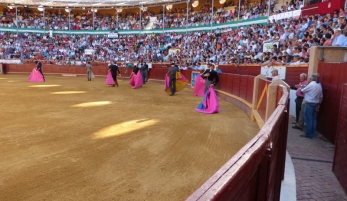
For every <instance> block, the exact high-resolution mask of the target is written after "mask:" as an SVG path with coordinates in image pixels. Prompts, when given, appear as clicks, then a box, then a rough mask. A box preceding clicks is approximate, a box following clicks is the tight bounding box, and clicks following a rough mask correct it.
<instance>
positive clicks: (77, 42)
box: [0, 9, 347, 69]
mask: <svg viewBox="0 0 347 201" xmlns="http://www.w3.org/2000/svg"><path fill="white" fill-rule="evenodd" d="M217 12H218V11H217ZM86 17H87V18H88V16H86ZM346 17H347V13H346V12H345V11H344V9H341V10H340V11H338V10H336V11H335V12H334V14H332V15H330V14H327V15H324V16H320V15H314V16H307V17H302V18H299V19H292V18H289V19H282V20H277V21H275V20H273V21H269V22H268V24H267V25H256V24H253V25H251V26H248V27H246V26H241V27H238V28H237V29H231V28H226V29H217V30H214V31H213V32H211V31H196V32H188V33H187V34H177V33H174V32H166V33H164V34H146V35H140V36H136V35H119V37H118V38H108V36H107V35H99V36H95V35H69V34H61V35H54V36H53V37H50V36H49V35H48V34H45V35H43V34H37V33H25V34H19V35H18V36H17V35H15V34H13V33H9V32H2V33H0V39H1V42H0V57H1V58H2V59H16V58H17V59H41V60H51V61H52V60H53V61H55V62H56V63H57V64H61V65H76V64H82V63H84V62H87V61H100V62H108V61H111V60H113V61H116V62H123V63H130V62H139V61H146V62H173V61H174V62H176V63H178V64H179V65H180V66H181V67H182V68H183V69H185V68H192V69H199V68H200V67H201V66H203V65H204V64H205V63H207V62H210V61H212V62H214V63H216V64H252V63H255V64H261V65H270V64H282V65H293V64H294V65H297V64H305V63H308V61H309V56H310V48H311V47H312V46H347V38H346V35H347V26H346V24H347V21H346ZM106 18H107V17H106ZM267 43H274V45H273V46H272V47H271V48H270V49H263V47H264V44H267ZM85 49H93V50H94V54H93V55H86V54H85Z"/></svg>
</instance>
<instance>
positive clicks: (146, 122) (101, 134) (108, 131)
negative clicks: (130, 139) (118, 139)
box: [92, 119, 159, 139]
mask: <svg viewBox="0 0 347 201" xmlns="http://www.w3.org/2000/svg"><path fill="white" fill-rule="evenodd" d="M158 122H159V120H158V119H137V120H131V121H126V122H122V123H119V124H115V125H112V126H108V127H106V128H103V129H101V130H99V131H97V132H95V133H93V135H92V138H93V139H103V138H109V137H115V136H119V135H123V134H126V133H129V132H132V131H136V130H140V129H143V128H146V127H148V126H152V125H154V124H157V123H158Z"/></svg>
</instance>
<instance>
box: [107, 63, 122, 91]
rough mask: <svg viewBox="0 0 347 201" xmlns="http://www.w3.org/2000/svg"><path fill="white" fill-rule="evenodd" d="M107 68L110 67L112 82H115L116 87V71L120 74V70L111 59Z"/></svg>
mask: <svg viewBox="0 0 347 201" xmlns="http://www.w3.org/2000/svg"><path fill="white" fill-rule="evenodd" d="M109 69H110V71H111V75H112V78H113V80H114V83H115V85H117V87H118V86H119V85H118V82H117V72H118V74H119V76H120V75H121V74H120V71H119V68H118V65H117V63H114V62H113V61H111V65H110V66H109ZM115 85H113V87H114V86H115Z"/></svg>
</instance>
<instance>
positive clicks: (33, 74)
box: [28, 68, 44, 82]
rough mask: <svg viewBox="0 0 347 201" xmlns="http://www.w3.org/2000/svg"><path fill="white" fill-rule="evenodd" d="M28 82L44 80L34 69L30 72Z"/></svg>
mask: <svg viewBox="0 0 347 201" xmlns="http://www.w3.org/2000/svg"><path fill="white" fill-rule="evenodd" d="M28 82H44V79H43V76H42V74H41V73H40V71H37V70H36V68H34V69H33V70H32V71H31V74H30V76H29V78H28Z"/></svg>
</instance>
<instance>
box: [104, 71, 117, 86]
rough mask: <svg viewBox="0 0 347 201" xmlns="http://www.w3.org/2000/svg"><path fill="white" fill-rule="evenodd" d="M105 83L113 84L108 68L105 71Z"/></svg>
mask: <svg viewBox="0 0 347 201" xmlns="http://www.w3.org/2000/svg"><path fill="white" fill-rule="evenodd" d="M105 84H107V85H114V84H115V83H114V80H113V77H112V75H111V71H110V70H108V71H107V77H106V81H105Z"/></svg>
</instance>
